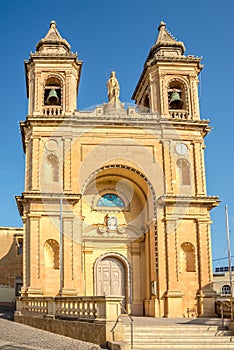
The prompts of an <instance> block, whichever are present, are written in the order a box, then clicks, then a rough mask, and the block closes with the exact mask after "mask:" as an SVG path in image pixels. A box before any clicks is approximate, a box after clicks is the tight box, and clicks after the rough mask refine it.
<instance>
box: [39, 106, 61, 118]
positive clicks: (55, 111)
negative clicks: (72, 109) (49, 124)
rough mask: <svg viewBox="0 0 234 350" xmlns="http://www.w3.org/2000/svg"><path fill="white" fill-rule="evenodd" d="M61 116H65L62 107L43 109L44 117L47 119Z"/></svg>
mask: <svg viewBox="0 0 234 350" xmlns="http://www.w3.org/2000/svg"><path fill="white" fill-rule="evenodd" d="M61 114H63V111H62V108H61V106H58V107H51V106H46V107H44V108H43V115H44V116H46V117H56V116H58V115H61Z"/></svg>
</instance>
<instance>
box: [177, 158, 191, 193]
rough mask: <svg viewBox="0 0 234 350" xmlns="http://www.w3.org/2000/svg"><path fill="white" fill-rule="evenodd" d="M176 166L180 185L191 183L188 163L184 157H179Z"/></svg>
mask: <svg viewBox="0 0 234 350" xmlns="http://www.w3.org/2000/svg"><path fill="white" fill-rule="evenodd" d="M177 167H178V169H179V177H180V184H181V185H182V186H190V185H191V175H190V164H189V161H188V160H187V159H185V158H179V159H178V160H177Z"/></svg>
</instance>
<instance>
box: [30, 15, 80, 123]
mask: <svg viewBox="0 0 234 350" xmlns="http://www.w3.org/2000/svg"><path fill="white" fill-rule="evenodd" d="M81 67H82V62H81V61H79V60H78V56H77V53H73V52H72V51H71V50H70V45H69V43H68V42H67V41H66V40H65V39H63V38H62V36H61V35H60V33H59V31H58V29H57V26H56V22H55V21H51V23H50V28H49V31H48V32H47V34H46V35H45V37H44V38H42V39H41V40H40V41H39V42H38V43H37V45H36V52H34V53H31V54H30V58H29V60H28V61H26V62H25V71H26V85H27V94H28V98H29V104H28V114H29V115H31V116H32V115H33V116H40V115H42V116H46V117H50V118H52V117H58V116H69V115H71V114H73V113H74V111H75V110H76V109H77V94H78V87H79V81H80V74H81Z"/></svg>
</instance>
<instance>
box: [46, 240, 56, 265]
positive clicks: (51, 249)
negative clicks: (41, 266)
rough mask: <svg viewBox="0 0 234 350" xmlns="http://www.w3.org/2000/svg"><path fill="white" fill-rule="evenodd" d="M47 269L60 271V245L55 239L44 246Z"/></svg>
mask: <svg viewBox="0 0 234 350" xmlns="http://www.w3.org/2000/svg"><path fill="white" fill-rule="evenodd" d="M44 259H45V268H51V269H55V270H56V269H59V244H58V242H57V241H56V240H54V239H48V240H47V241H46V242H45V246H44Z"/></svg>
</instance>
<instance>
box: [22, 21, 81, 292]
mask: <svg viewBox="0 0 234 350" xmlns="http://www.w3.org/2000/svg"><path fill="white" fill-rule="evenodd" d="M81 67H82V62H81V61H79V60H78V56H77V53H73V52H71V50H70V45H69V43H68V42H67V41H66V40H65V39H63V38H62V37H61V35H60V33H59V32H58V30H57V28H56V23H55V22H54V21H52V22H51V23H50V28H49V31H48V32H47V34H46V36H45V37H44V38H42V39H41V40H40V41H39V42H38V44H37V45H36V51H35V52H33V53H31V54H30V58H29V60H28V61H26V62H25V72H26V86H27V95H28V115H27V117H26V120H25V121H22V122H20V127H21V133H22V141H23V147H24V151H25V155H26V166H25V189H24V192H23V193H22V195H21V196H18V197H17V198H16V200H17V205H18V208H19V211H20V214H21V216H22V219H23V222H24V225H25V247H27V248H26V249H25V254H24V271H23V274H24V282H23V288H22V290H21V293H22V295H25V296H38V295H39V296H40V295H43V293H46V294H47V295H53V293H54V289H56V290H57V291H59V294H60V295H74V294H75V295H76V294H77V293H79V292H80V289H81V288H82V283H81V282H80V279H81V270H80V266H81V262H80V245H79V242H78V241H79V240H78V238H77V239H76V241H75V242H74V239H71V237H73V238H74V234H73V231H74V226H75V223H74V221H75V217H74V215H73V210H74V206H75V205H76V204H77V202H79V195H78V194H77V191H75V190H73V189H72V175H71V144H72V136H71V129H70V124H71V119H72V116H73V115H74V113H75V111H76V109H77V93H78V87H79V81H80V74H81ZM61 202H62V203H63V219H62V218H61ZM61 227H62V228H61ZM64 231H66V232H67V234H66V237H62V238H61V237H60V236H59V235H60V233H61V232H64ZM64 236H65V235H64ZM71 246H72V248H70V247H71ZM76 246H77V247H76ZM61 247H63V248H61ZM72 249H74V251H76V252H77V255H76V257H74V255H73V253H71V250H72ZM26 251H27V253H26ZM65 251H67V252H68V254H67V255H66V258H64V257H63V254H64V252H65ZM71 261H72V264H74V265H76V270H75V271H74V272H73V271H72V272H71V271H70V270H69V269H70V268H69V269H67V270H66V275H65V274H64V270H65V265H66V264H68V262H71ZM68 265H69V264H68ZM69 266H70V265H69ZM72 266H73V265H72ZM72 269H73V267H72ZM59 274H60V275H59Z"/></svg>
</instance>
